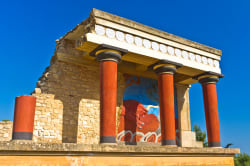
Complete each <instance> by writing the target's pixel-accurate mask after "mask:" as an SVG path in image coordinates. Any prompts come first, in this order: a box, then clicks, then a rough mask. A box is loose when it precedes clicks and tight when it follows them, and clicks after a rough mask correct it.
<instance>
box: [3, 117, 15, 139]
mask: <svg viewBox="0 0 250 166" xmlns="http://www.w3.org/2000/svg"><path fill="white" fill-rule="evenodd" d="M12 128H13V122H11V121H8V120H3V121H1V122H0V141H10V140H11V138H12Z"/></svg>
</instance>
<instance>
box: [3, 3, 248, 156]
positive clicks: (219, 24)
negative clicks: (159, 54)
mask: <svg viewBox="0 0 250 166" xmlns="http://www.w3.org/2000/svg"><path fill="white" fill-rule="evenodd" d="M92 8H97V9H101V10H104V11H107V12H110V13H113V14H116V15H119V16H122V17H125V18H128V19H131V20H135V21H137V22H140V23H143V24H146V25H149V26H152V27H154V28H158V29H160V30H163V31H166V32H169V33H173V34H175V35H178V36H181V37H184V38H187V39H190V40H193V41H197V42H200V43H203V44H206V45H209V46H212V47H215V48H219V49H221V50H222V52H223V56H222V61H221V68H222V72H223V74H225V78H223V79H221V80H220V81H219V83H218V86H217V90H218V91H217V92H218V102H219V118H220V130H221V139H222V145H225V144H227V143H233V144H234V146H233V147H239V148H241V151H242V152H247V153H249V154H250V141H249V140H250V132H249V128H250V118H249V117H250V109H249V103H250V102H249V100H250V99H249V94H250V88H249V85H250V77H249V73H248V71H249V70H248V67H249V61H250V51H249V48H250V42H249V39H250V1H248V0H237V1H236V0H234V1H233V0H219V1H218V0H209V1H208V0H207V1H201V0H189V1H187V0H175V1H173V0H171V1H170V0H169V1H168V0H162V1H157V0H154V1H145V0H144V1H140V0H137V1H135V0H133V1H131V0H126V1H117V0H116V1H110V0H105V1H103V0H99V1H96V0H91V1H84V0H82V1H76V0H71V1H65V0H60V1H53V0H49V1H48V0H43V1H41V0H38V1H31V0H26V1H17V0H16V1H12V0H8V1H1V2H0V21H1V22H0V34H1V38H0V39H1V40H0V57H1V60H0V72H1V81H0V88H1V89H0V92H1V94H0V120H6V119H8V120H12V118H13V110H14V99H15V96H19V95H22V94H29V93H30V92H32V91H33V89H34V88H35V85H36V82H37V80H38V78H39V77H40V76H41V74H42V72H43V71H44V69H45V67H47V66H48V65H49V61H50V58H51V56H52V55H53V52H54V49H55V45H56V43H55V40H56V39H58V38H60V37H61V36H63V35H64V34H65V33H66V32H67V31H69V30H71V29H72V28H73V27H74V26H75V25H76V24H79V23H80V22H81V21H82V20H84V19H85V18H87V17H88V14H89V12H90V11H91V9H92ZM190 105H191V122H192V125H194V124H200V125H201V128H202V129H203V130H205V128H206V127H205V115H204V109H203V99H202V90H201V86H200V85H199V84H194V85H192V87H191V89H190Z"/></svg>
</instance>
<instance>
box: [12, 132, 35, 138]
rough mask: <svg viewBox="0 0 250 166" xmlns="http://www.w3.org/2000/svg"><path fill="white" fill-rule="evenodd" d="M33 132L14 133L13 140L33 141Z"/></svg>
mask: <svg viewBox="0 0 250 166" xmlns="http://www.w3.org/2000/svg"><path fill="white" fill-rule="evenodd" d="M32 136H33V133H31V132H13V134H12V140H32Z"/></svg>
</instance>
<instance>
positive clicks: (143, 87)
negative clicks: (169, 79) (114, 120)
mask: <svg viewBox="0 0 250 166" xmlns="http://www.w3.org/2000/svg"><path fill="white" fill-rule="evenodd" d="M124 78H125V81H126V88H125V91H124V94H123V106H122V112H121V114H120V124H119V127H118V135H117V139H118V141H126V142H129V143H136V142H154V143H158V142H161V126H160V108H159V97H158V83H157V80H154V79H149V78H144V77H137V76H132V75H127V74H125V75H124ZM175 112H177V111H175ZM175 117H176V129H177V128H178V127H177V124H178V123H177V113H175ZM176 133H177V136H178V130H176ZM177 144H178V138H177Z"/></svg>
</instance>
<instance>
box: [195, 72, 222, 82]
mask: <svg viewBox="0 0 250 166" xmlns="http://www.w3.org/2000/svg"><path fill="white" fill-rule="evenodd" d="M223 77H224V75H223V74H218V73H214V72H211V71H208V72H205V73H202V74H199V75H197V76H194V77H193V79H196V80H198V81H199V83H201V84H215V83H217V82H218V81H219V79H220V78H223Z"/></svg>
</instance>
